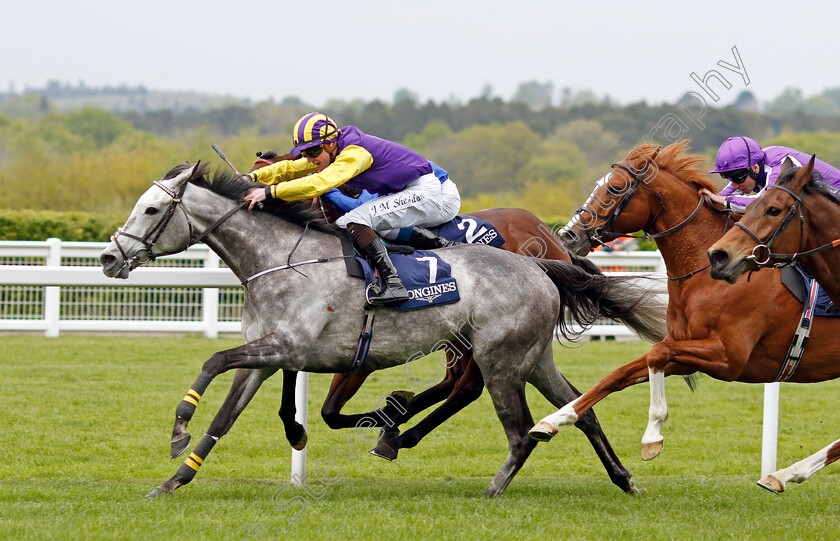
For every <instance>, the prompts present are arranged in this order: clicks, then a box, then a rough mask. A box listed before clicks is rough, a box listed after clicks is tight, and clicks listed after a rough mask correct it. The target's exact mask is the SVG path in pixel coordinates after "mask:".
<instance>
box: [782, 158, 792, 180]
mask: <svg viewBox="0 0 840 541" xmlns="http://www.w3.org/2000/svg"><path fill="white" fill-rule="evenodd" d="M791 167H793V160H791V159H790V156H788V157H787V158H785V161H783V162H782V168H781V169H779V176H782V174H783V173H784V172H785V171H787V170H788V169H790V168H791Z"/></svg>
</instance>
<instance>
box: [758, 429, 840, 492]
mask: <svg viewBox="0 0 840 541" xmlns="http://www.w3.org/2000/svg"><path fill="white" fill-rule="evenodd" d="M838 458H840V440H837V441H835V442H833V443H832V444H830V445H828V446H827V447H825V448H823V449H820V451H818V452H817V453H815V454H813V455H811V456H809V457H808V458H806V459H804V460H800V461H799V462H797V463H796V464H793V465H792V466H788V467H787V468H785V469H783V470H779V471H777V472H774V473H771V474H769V475H765V476H764V477H762V478H761V479H760V480H759V481H758V486H760V487H762V488H766V489H767V490H769V491H771V492H775V493H776V494H780V493H782V492H784V490H785V485H786V484H787V483H788V482H792V483H802V482H803V481H805V480H806V479H808V478H809V477H811V476H812V475H814V474H815V473H817V472H818V471H820V470H821V469H823V468H824V467H826V466H828V465H829V464H831V463H832V462H834V461H835V460H837V459H838Z"/></svg>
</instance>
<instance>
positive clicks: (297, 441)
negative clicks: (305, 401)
mask: <svg viewBox="0 0 840 541" xmlns="http://www.w3.org/2000/svg"><path fill="white" fill-rule="evenodd" d="M297 375H298V373H297V372H295V371H294V370H283V395H282V397H281V399H280V410H279V411H278V412H277V415H279V416H280V420H281V421H282V422H283V428H284V430H285V432H286V439H287V440H288V441H289V444H290V445H291V446H292V449H296V450H298V451H300V450H301V449H303V448H304V447H306V441H307V435H306V429H305V428H303V425H302V424H300V423H299V422H297V421H296V420H295V387H296V386H297Z"/></svg>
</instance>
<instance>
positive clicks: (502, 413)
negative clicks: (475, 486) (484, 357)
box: [484, 372, 537, 496]
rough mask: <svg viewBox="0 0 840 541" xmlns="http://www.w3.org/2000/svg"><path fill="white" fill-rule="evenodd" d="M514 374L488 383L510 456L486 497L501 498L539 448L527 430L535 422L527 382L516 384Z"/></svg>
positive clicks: (487, 490)
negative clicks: (528, 399)
mask: <svg viewBox="0 0 840 541" xmlns="http://www.w3.org/2000/svg"><path fill="white" fill-rule="evenodd" d="M511 375H512V374H510V373H509V372H508V373H506V374H496V375H495V377H492V379H489V378H488V380H487V381H486V383H487V391H488V392H489V393H490V397H491V398H492V400H493V406H494V407H495V408H496V415H498V417H499V420H500V421H501V422H502V426H503V427H504V429H505V434H506V435H507V438H508V456H507V458H506V459H505V461H504V463H503V464H502V467H501V469H499V473H497V474H496V476H495V477H494V478H493V481H491V482H490V485H489V486H488V487H487V489H486V490H485V491H484V495H485V496H498V495H500V494H501V493H502V492H504V491H505V489H506V488H507V486H508V485H509V484H510V482H511V481H512V480H513V477H514V475H516V472H518V471H519V470H520V468H522V465H523V464H525V460H527V458H528V456H530V454H531V451H533V450H534V447H536V445H537V442H536V441H534V440H532V439H531V438H529V437H528V428H529V427H530V426H531V424H532V423H533V422H534V420H533V419H532V417H531V412H530V411H529V409H528V403H527V402H526V400H525V382H524V381H521V382H517V381H514V378H511Z"/></svg>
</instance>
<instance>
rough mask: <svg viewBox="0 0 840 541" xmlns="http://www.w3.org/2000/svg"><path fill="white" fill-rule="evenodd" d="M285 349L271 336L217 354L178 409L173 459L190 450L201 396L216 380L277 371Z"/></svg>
mask: <svg viewBox="0 0 840 541" xmlns="http://www.w3.org/2000/svg"><path fill="white" fill-rule="evenodd" d="M284 349H285V348H284V343H283V337H282V336H275V335H271V334H269V335H267V336H264V337H263V338H260V339H259V340H254V341H253V342H249V343H247V344H244V345H242V346H239V347H235V348H232V349H228V350H225V351H218V352H216V353H214V354H213V355H212V356H211V357H210V358H209V359H208V360H207V361H206V362H205V363H204V365H203V366H202V368H201V373H200V374H199V375H198V378H197V379H196V380H195V383H193V385H192V387H190V390H189V391H187V394H186V395H184V398H183V399H182V400H181V403H180V404H178V407H177V408H175V424H174V426H173V427H172V438H171V439H170V443H171V449H170V455H171V456H172V458H175V457H177V456H179V455H180V454H181V453H183V452H184V450H185V449H186V448H187V447H188V446H189V444H190V433H189V432H187V426H189V423H190V420H191V419H192V416H193V414H194V413H195V408H196V407H198V402H199V400H201V396H202V395H203V394H204V391H206V390H207V387H209V386H210V382H212V381H213V379H214V378H215V377H216V376H218V375H219V374H222V373H224V372H227V371H228V370H231V369H234V368H253V369H261V368H273V369H274V371H277V369H278V368H279V366H278V365H279V362H280V359H279V352H281V351H283V350H284Z"/></svg>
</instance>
